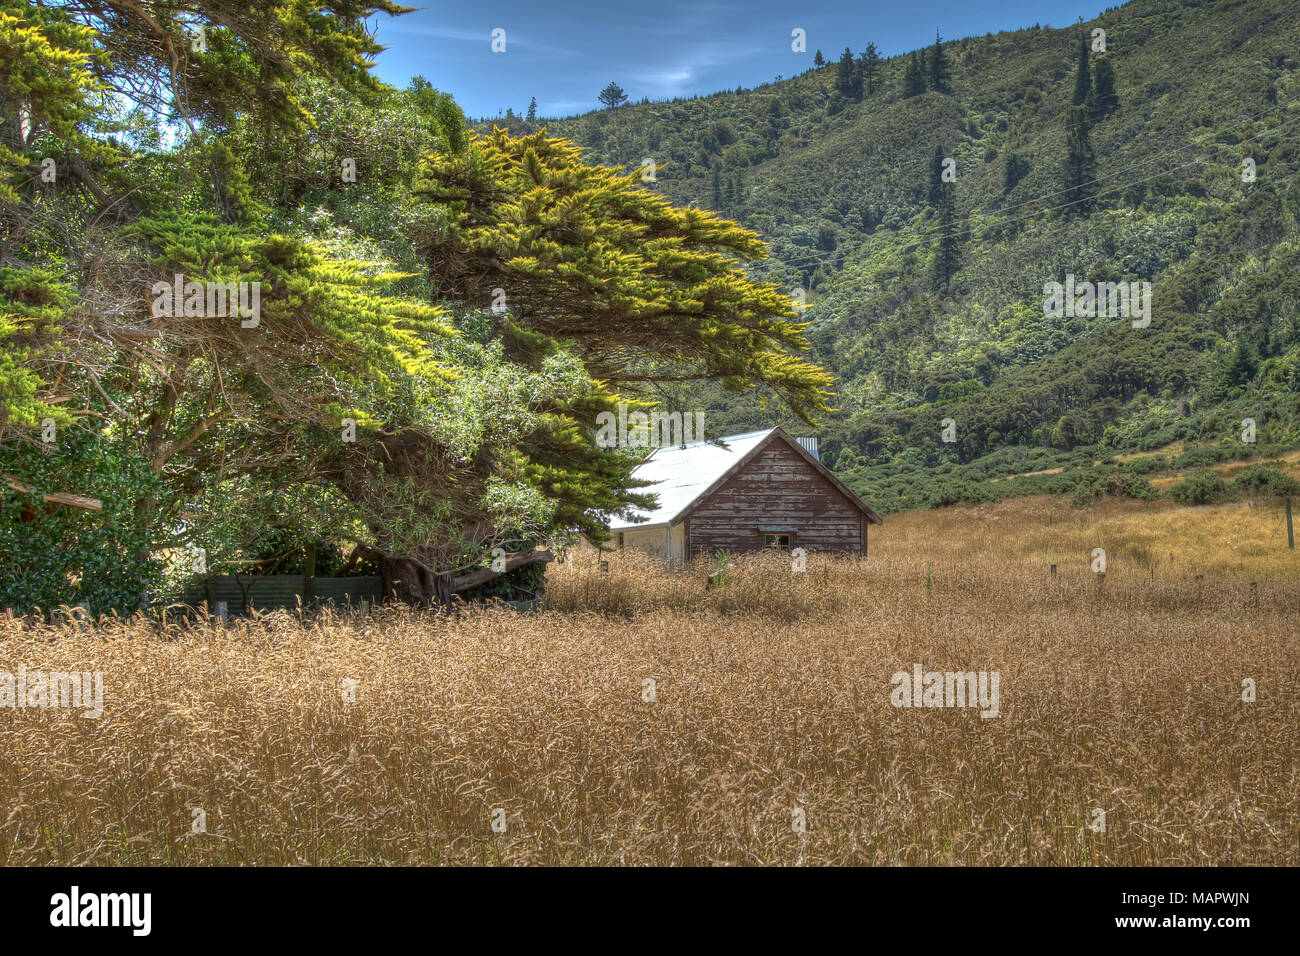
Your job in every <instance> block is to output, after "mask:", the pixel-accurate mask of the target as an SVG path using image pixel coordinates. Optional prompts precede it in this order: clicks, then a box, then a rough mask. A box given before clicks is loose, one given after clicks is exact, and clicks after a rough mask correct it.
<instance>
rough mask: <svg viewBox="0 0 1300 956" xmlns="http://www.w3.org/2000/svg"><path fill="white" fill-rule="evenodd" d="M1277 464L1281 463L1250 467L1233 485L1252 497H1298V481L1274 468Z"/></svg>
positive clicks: (1299, 490)
mask: <svg viewBox="0 0 1300 956" xmlns="http://www.w3.org/2000/svg"><path fill="white" fill-rule="evenodd" d="M1277 464H1281V463H1280V462H1269V463H1267V464H1260V465H1251V466H1250V467H1249V468H1246V469H1245V470H1243V471H1242V472H1241V474H1239V475H1238V476H1237V480H1236V481H1234V482H1233V485H1234V486H1235V487H1236V488H1238V489H1239V490H1241V491H1244V492H1247V493H1249V494H1254V495H1279V496H1281V495H1300V481H1296V480H1295V479H1294V478H1292V477H1291V476H1290V475H1288V474H1287V473H1286V472H1284V471H1282V469H1280V468H1277V467H1275V465H1277Z"/></svg>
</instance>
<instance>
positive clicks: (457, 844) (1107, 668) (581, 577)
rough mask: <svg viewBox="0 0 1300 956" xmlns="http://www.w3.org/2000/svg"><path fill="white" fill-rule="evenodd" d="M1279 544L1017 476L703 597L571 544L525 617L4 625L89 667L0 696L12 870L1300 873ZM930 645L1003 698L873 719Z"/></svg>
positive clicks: (696, 576) (692, 584) (779, 559)
mask: <svg viewBox="0 0 1300 956" xmlns="http://www.w3.org/2000/svg"><path fill="white" fill-rule="evenodd" d="M1098 547H1100V548H1104V549H1105V550H1106V552H1107V559H1108V567H1107V574H1106V576H1105V579H1104V581H1103V580H1101V579H1100V578H1099V577H1098V576H1097V575H1095V574H1093V573H1092V571H1091V570H1090V563H1091V560H1092V558H1091V552H1092V549H1094V548H1098ZM1298 553H1300V552H1296V551H1288V550H1287V548H1286V540H1285V527H1284V524H1283V522H1282V517H1281V508H1280V506H1279V505H1277V504H1274V503H1269V504H1247V503H1238V504H1230V505H1222V506H1216V507H1204V508H1183V507H1178V506H1175V505H1173V504H1171V503H1168V502H1158V503H1141V502H1131V501H1108V502H1106V503H1104V504H1102V505H1100V506H1098V507H1096V508H1092V509H1088V510H1073V509H1071V508H1070V507H1069V505H1068V504H1066V503H1063V502H1062V501H1060V500H1059V499H1057V500H1051V499H1020V500H1016V501H1008V502H1005V503H1002V504H998V505H991V506H984V507H981V508H978V509H976V508H955V509H945V510H943V511H937V512H927V513H914V514H905V515H897V516H893V517H891V518H888V519H887V520H886V523H885V525H884V527H883V528H879V529H873V532H872V539H871V553H870V556H869V558H868V559H866V560H860V561H859V560H846V559H838V560H834V559H830V558H827V557H823V556H819V555H810V556H809V557H808V564H807V570H806V571H805V572H804V573H801V574H796V573H793V572H792V570H791V565H790V560H789V558H788V557H785V556H782V555H779V554H775V553H772V554H767V555H759V556H750V557H748V558H744V559H737V560H736V561H734V563H733V566H732V567H731V568H730V569H728V570H727V572H726V573H725V576H724V581H723V584H722V586H721V587H720V588H712V589H710V588H708V587H706V582H707V579H708V572H709V567H708V566H707V565H706V564H705V563H704V562H700V563H698V564H697V565H696V566H695V567H693V568H692V569H690V570H689V571H686V572H682V573H668V572H666V571H664V570H662V569H661V568H659V567H658V566H657V565H656V564H655V563H654V562H652V561H650V560H648V559H644V558H635V557H617V556H616V557H614V558H612V559H611V561H610V567H609V570H608V571H607V572H602V571H601V570H600V569H599V566H598V565H596V564H595V555H594V554H593V553H592V552H590V551H586V552H579V553H577V554H575V556H574V560H573V564H572V565H571V566H567V565H565V564H558V565H556V566H555V567H553V568H552V569H551V571H550V572H549V580H548V589H549V597H548V606H547V607H546V608H545V609H544V610H542V611H540V612H538V613H535V614H521V613H517V612H513V611H509V610H491V611H476V612H472V613H466V614H463V615H461V616H459V617H452V616H448V615H439V614H432V613H420V612H414V611H410V610H407V609H400V608H381V609H379V610H377V612H376V613H374V614H373V615H372V616H371V617H370V618H368V619H363V618H361V617H360V616H351V617H332V616H328V615H325V616H322V617H321V618H320V619H319V620H317V621H315V622H313V623H309V624H308V625H307V626H306V627H304V626H302V625H301V624H300V623H299V622H298V621H297V620H295V619H294V618H292V617H290V616H287V615H283V614H281V615H275V616H271V617H268V618H266V619H264V620H260V621H253V622H239V623H235V624H232V625H231V626H229V627H227V628H225V629H218V628H210V627H206V626H204V627H200V628H196V629H190V628H188V627H187V626H182V625H178V624H174V623H173V624H170V625H168V626H167V627H165V628H160V627H158V626H157V625H156V624H151V623H148V622H144V621H133V622H123V623H112V622H109V623H105V624H102V625H101V626H99V627H97V628H95V629H93V630H85V631H80V630H77V629H76V628H75V627H74V626H70V625H63V626H59V627H53V626H44V625H42V626H33V625H29V624H26V623H23V622H21V621H7V620H0V670H7V671H10V672H15V671H16V669H17V667H18V666H19V665H25V666H26V667H27V668H28V669H29V670H36V669H46V670H74V669H75V670H91V671H102V672H103V675H104V677H103V679H104V715H103V717H101V718H100V719H87V718H84V717H82V716H80V715H79V714H77V713H75V712H71V711H67V710H62V711H61V710H36V709H15V710H0V864H44V863H64V864H83V863H87V864H89V863H98V864H300V863H301V864H307V863H310V864H410V863H416V864H426V863H427V864H615V865H618V864H627V865H638V864H782V865H788V864H798V863H802V864H808V865H815V864H843V863H853V864H1063V865H1103V866H1104V865H1128V864H1204V865H1210V864H1229V863H1234V864H1271V865H1278V864H1291V865H1295V864H1297V863H1300V848H1298V847H1300V801H1297V793H1300V762H1298V756H1300V742H1298V740H1297V731H1298V729H1300V696H1298V695H1297V687H1300V653H1298V652H1300V634H1298V632H1300V560H1298V559H1297V554H1298ZM1053 563H1055V564H1057V565H1058V574H1057V576H1056V577H1052V576H1051V575H1050V573H1049V566H1050V565H1051V564H1053ZM918 663H919V664H921V665H922V666H923V667H924V668H925V669H927V670H928V669H935V670H940V671H950V670H974V671H987V672H994V671H996V672H998V673H999V674H1000V711H999V714H998V716H997V717H994V718H988V719H984V718H981V716H980V715H979V713H978V712H977V711H976V710H973V709H961V708H919V709H916V708H903V707H895V706H893V705H892V704H891V700H890V697H891V689H892V686H891V677H892V675H893V674H894V673H895V672H897V671H904V672H910V671H911V670H912V668H913V665H914V664H918ZM646 679H652V680H653V681H654V682H655V684H654V694H653V697H654V699H653V700H652V701H651V700H646V699H644V698H645V697H648V696H650V695H649V693H648V691H646V687H647V685H646V684H645V683H644V681H646ZM1246 679H1250V680H1251V681H1253V682H1254V684H1255V686H1256V688H1257V691H1256V693H1257V697H1256V699H1255V700H1254V701H1253V702H1247V701H1244V700H1243V681H1245V680H1246ZM345 681H355V682H356V684H355V701H353V702H346V701H345V700H344V699H343V698H344V682H345ZM498 808H499V812H497V811H498ZM200 809H201V810H202V811H203V816H204V818H205V820H206V832H194V831H195V829H200V830H202V829H203V828H202V827H198V825H197V823H196V816H195V811H196V810H200ZM796 810H800V811H802V815H801V814H798V813H796ZM1097 810H1103V811H1104V812H1105V828H1104V830H1101V829H1100V827H1099V826H1098V825H1097V821H1099V820H1100V818H1099V817H1098V816H1097V815H1096V814H1095V812H1094V811H1097ZM801 816H802V819H803V820H804V821H806V828H805V830H804V832H799V828H798V822H799V820H800V818H801ZM494 820H495V821H496V822H497V823H498V829H499V828H500V824H501V823H502V822H504V832H496V831H495V830H494V828H493V823H494Z"/></svg>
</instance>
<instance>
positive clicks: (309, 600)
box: [302, 543, 316, 610]
mask: <svg viewBox="0 0 1300 956" xmlns="http://www.w3.org/2000/svg"><path fill="white" fill-rule="evenodd" d="M315 604H316V545H315V544H314V543H313V544H309V545H307V558H306V560H305V561H304V562H303V568H302V606H303V609H304V610H306V609H307V608H309V607H314V606H315Z"/></svg>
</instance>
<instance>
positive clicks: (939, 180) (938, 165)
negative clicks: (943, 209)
mask: <svg viewBox="0 0 1300 956" xmlns="http://www.w3.org/2000/svg"><path fill="white" fill-rule="evenodd" d="M946 158H947V157H946V156H945V154H944V149H943V147H942V146H935V147H934V156H932V157H931V159H930V192H929V194H928V196H927V198H928V199H929V202H930V205H931V206H934V207H937V206H938V205H939V203H940V201H941V199H942V195H943V193H944V192H945V187H947V186H951V185H952V183H945V182H944V181H943V161H944V159H946Z"/></svg>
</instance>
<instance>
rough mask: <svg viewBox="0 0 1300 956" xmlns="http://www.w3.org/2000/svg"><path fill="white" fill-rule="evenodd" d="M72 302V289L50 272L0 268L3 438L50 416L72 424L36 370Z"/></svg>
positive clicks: (0, 415)
mask: <svg viewBox="0 0 1300 956" xmlns="http://www.w3.org/2000/svg"><path fill="white" fill-rule="evenodd" d="M72 301H73V292H72V289H71V288H69V286H68V285H67V284H66V283H64V282H62V281H61V280H60V279H59V277H58V276H57V275H56V274H55V273H54V272H53V271H51V270H48V269H10V268H0V440H3V439H4V438H5V437H6V435H7V433H10V432H14V431H16V430H19V429H30V428H34V427H35V426H37V425H38V424H39V423H40V422H41V421H42V420H44V419H46V418H52V419H53V420H54V422H55V424H56V425H66V424H69V423H70V421H71V419H70V418H69V417H68V413H67V412H66V411H64V410H63V409H62V408H60V407H57V406H55V405H52V404H49V402H48V401H47V400H46V399H49V398H52V396H51V395H49V394H48V385H47V383H46V381H45V380H44V378H43V377H42V376H41V375H40V374H38V372H37V371H35V367H36V366H37V365H39V364H40V360H41V358H42V357H43V356H44V354H45V353H46V352H47V351H48V350H50V349H52V348H53V347H55V343H56V341H57V338H58V335H59V332H60V331H61V329H62V322H63V320H64V318H65V316H66V313H67V310H68V308H69V307H70V305H71V304H72ZM42 396H43V397H42Z"/></svg>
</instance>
